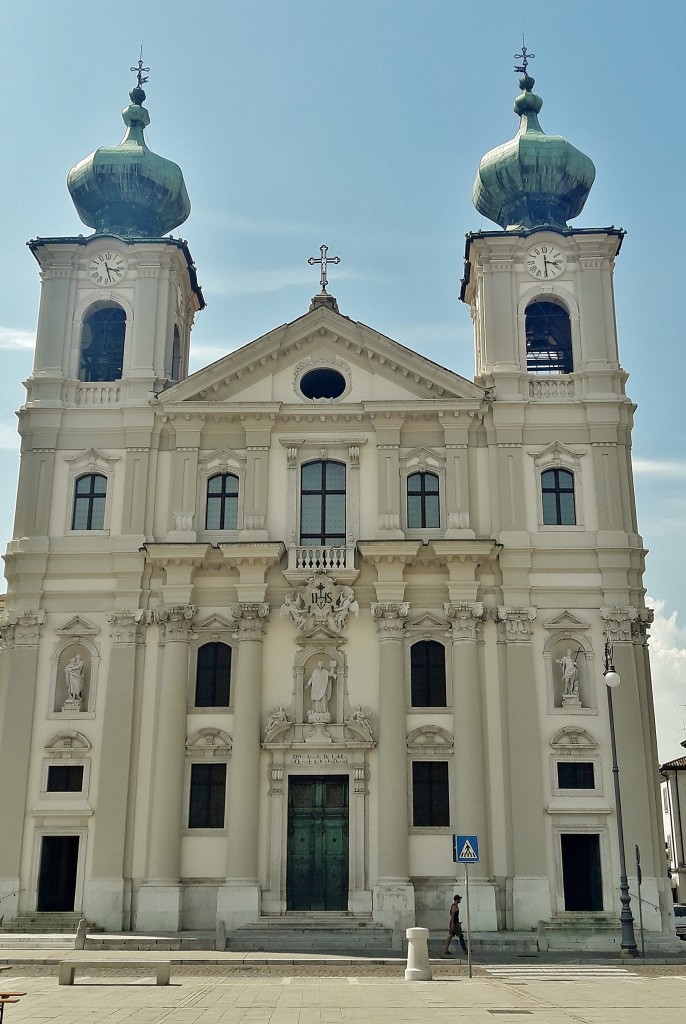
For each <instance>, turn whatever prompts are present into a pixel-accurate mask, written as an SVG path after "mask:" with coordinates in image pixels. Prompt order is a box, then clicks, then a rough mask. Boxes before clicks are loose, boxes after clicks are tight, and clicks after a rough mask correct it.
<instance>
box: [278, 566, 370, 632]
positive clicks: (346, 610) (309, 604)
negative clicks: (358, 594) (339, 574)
mask: <svg viewBox="0 0 686 1024" xmlns="http://www.w3.org/2000/svg"><path fill="white" fill-rule="evenodd" d="M359 612H360V606H359V604H358V603H357V601H356V600H355V591H354V590H353V588H352V587H348V586H344V585H342V584H339V583H336V582H335V581H334V580H333V579H332V578H331V577H330V576H327V575H326V574H325V573H316V574H315V575H314V576H312V577H311V578H310V579H309V580H308V581H307V583H304V584H303V586H302V587H298V589H297V590H295V591H293V593H292V594H287V595H286V597H285V599H284V602H283V604H282V606H281V614H282V615H288V616H290V618H291V619H292V620H293V623H294V625H295V627H296V629H297V630H298V632H299V633H310V632H312V630H315V629H322V628H323V629H327V630H329V631H331V632H332V633H336V634H340V633H342V632H343V630H344V629H345V627H346V625H347V622H348V617H349V616H350V614H351V613H352V614H353V615H359Z"/></svg>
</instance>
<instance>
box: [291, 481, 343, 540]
mask: <svg viewBox="0 0 686 1024" xmlns="http://www.w3.org/2000/svg"><path fill="white" fill-rule="evenodd" d="M300 484H301V487H300V543H301V544H304V545H306V544H312V545H316V546H318V547H319V546H324V545H326V544H341V545H342V544H345V466H344V464H343V463H342V462H331V461H326V462H307V463H306V464H305V465H304V466H303V467H302V471H301V475H300Z"/></svg>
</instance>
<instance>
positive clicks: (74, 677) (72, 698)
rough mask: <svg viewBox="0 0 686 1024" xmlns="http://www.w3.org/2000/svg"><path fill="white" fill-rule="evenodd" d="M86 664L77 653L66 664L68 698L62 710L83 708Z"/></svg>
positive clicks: (65, 674)
mask: <svg viewBox="0 0 686 1024" xmlns="http://www.w3.org/2000/svg"><path fill="white" fill-rule="evenodd" d="M84 671H85V664H84V660H83V658H82V657H81V655H80V654H78V653H77V654H75V655H74V657H73V658H71V659H70V660H69V661H68V662H67V664H66V665H65V666H64V681H65V683H66V686H67V699H66V700H65V702H64V704H63V705H62V711H81V710H83V707H82V705H83V684H84Z"/></svg>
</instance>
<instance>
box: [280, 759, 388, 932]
mask: <svg viewBox="0 0 686 1024" xmlns="http://www.w3.org/2000/svg"><path fill="white" fill-rule="evenodd" d="M270 755H271V763H270V765H269V767H268V769H267V771H268V779H269V795H268V803H269V807H268V815H267V818H268V822H269V839H268V842H269V878H268V884H267V887H266V888H265V889H263V891H262V913H263V914H279V915H284V914H286V912H287V909H286V908H287V901H286V870H287V860H288V783H289V779H290V777H291V776H292V775H293V776H298V777H300V778H302V777H303V776H304V777H307V776H308V775H312V776H322V775H345V776H347V777H348V907H347V909H348V912H349V913H351V914H369V913H371V909H372V892H371V888H370V887H369V869H368V852H367V846H366V833H365V822H366V821H367V818H368V814H367V801H368V797H369V791H368V785H367V783H368V775H369V768H368V752H367V750H363V749H354V748H348V749H343V750H341V749H336V748H333V749H331V750H322V749H319V748H317V749H312V750H293V749H292V748H283V749H272V750H270Z"/></svg>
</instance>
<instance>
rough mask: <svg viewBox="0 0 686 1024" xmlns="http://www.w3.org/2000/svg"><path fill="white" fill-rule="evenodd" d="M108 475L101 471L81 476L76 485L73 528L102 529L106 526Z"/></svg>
mask: <svg viewBox="0 0 686 1024" xmlns="http://www.w3.org/2000/svg"><path fill="white" fill-rule="evenodd" d="M106 493H107V477H104V476H102V474H101V473H86V474H85V475H84V476H80V477H79V478H78V479H77V480H76V483H75V487H74V510H73V513H72V523H71V528H72V530H102V529H103V528H104V526H105V495H106Z"/></svg>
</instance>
